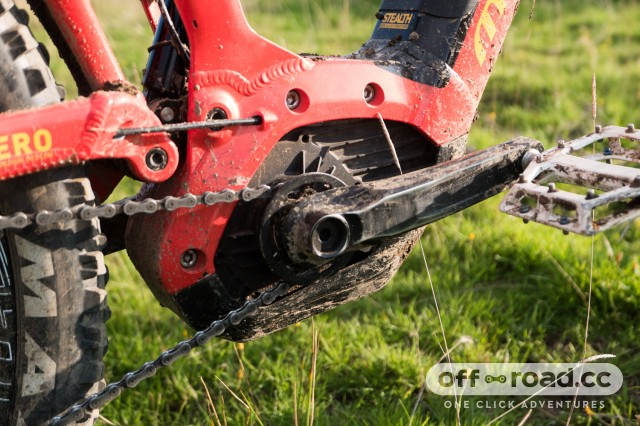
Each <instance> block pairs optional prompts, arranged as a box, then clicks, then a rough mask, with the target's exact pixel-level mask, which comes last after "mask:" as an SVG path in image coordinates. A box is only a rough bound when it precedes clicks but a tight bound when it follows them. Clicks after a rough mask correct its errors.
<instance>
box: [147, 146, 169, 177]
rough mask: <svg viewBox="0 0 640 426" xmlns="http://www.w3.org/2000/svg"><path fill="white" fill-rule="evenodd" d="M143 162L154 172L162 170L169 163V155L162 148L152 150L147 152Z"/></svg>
mask: <svg viewBox="0 0 640 426" xmlns="http://www.w3.org/2000/svg"><path fill="white" fill-rule="evenodd" d="M145 162H146V163H147V167H148V168H149V169H150V170H153V171H154V172H157V171H160V170H164V169H165V167H167V164H168V163H169V155H168V154H167V151H165V150H164V149H162V148H157V147H156V148H152V149H150V150H149V152H147V157H146V159H145Z"/></svg>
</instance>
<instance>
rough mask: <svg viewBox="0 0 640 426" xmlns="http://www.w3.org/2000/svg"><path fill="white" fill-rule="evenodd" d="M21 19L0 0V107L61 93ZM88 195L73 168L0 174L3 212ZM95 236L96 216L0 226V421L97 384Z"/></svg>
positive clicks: (100, 311)
mask: <svg viewBox="0 0 640 426" xmlns="http://www.w3.org/2000/svg"><path fill="white" fill-rule="evenodd" d="M26 24H27V15H26V13H24V12H23V11H21V10H19V9H17V8H16V7H15V5H14V4H13V3H12V1H10V0H0V26H1V27H0V110H1V111H6V110H11V109H21V108H27V107H34V106H41V105H47V104H50V103H55V102H58V101H59V100H60V93H59V91H58V88H57V86H56V84H55V81H54V79H53V76H52V74H51V71H50V70H49V68H48V66H47V63H46V60H45V59H44V57H43V55H42V50H41V47H40V46H39V45H38V43H37V42H36V41H35V40H34V39H33V36H32V35H31V33H30V31H29V29H28V27H27V26H26ZM1 166H2V165H1V163H0V167H1ZM92 204H95V200H94V196H93V192H92V190H91V185H90V183H89V181H88V179H86V177H84V173H83V170H82V169H81V168H77V167H76V168H64V169H56V170H50V171H47V172H42V173H39V174H37V175H29V176H24V177H21V178H17V179H12V180H10V181H8V182H2V183H0V214H2V215H5V216H6V215H10V214H12V213H14V212H18V211H22V212H26V213H33V212H37V211H41V210H50V211H52V210H58V209H62V208H66V207H73V206H76V205H92ZM104 240H105V239H104V237H103V236H102V235H101V234H100V226H99V221H98V220H97V219H94V220H91V221H81V220H74V221H71V222H68V223H65V224H52V225H48V226H37V225H30V226H28V227H27V228H25V229H23V230H20V231H16V232H12V231H7V232H4V233H3V232H2V231H0V425H25V424H26V425H39V424H44V423H46V422H47V421H48V420H49V419H50V418H51V417H53V416H54V415H56V414H58V413H59V412H60V411H62V410H64V409H65V408H67V407H68V406H69V405H71V404H73V403H74V402H76V401H77V400H78V399H81V398H83V397H84V396H85V395H87V394H89V393H92V392H95V391H97V390H99V387H100V386H101V379H102V374H103V370H104V366H103V363H102V357H103V355H104V353H105V351H106V347H107V340H106V329H105V326H104V322H105V321H106V319H107V318H108V316H109V311H108V308H107V306H106V293H105V291H104V285H105V283H106V269H105V266H104V259H103V255H102V252H101V251H100V250H101V247H102V246H103V245H104V242H105V241H104ZM96 416H97V413H93V415H91V416H87V417H86V418H85V419H84V420H83V421H84V424H92V423H93V420H94V418H95V417H96Z"/></svg>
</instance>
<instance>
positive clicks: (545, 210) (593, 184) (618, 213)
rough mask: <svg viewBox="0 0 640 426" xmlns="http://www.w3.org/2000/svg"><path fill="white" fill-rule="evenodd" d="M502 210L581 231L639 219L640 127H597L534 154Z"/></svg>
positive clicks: (566, 228) (531, 219) (510, 191)
mask: <svg viewBox="0 0 640 426" xmlns="http://www.w3.org/2000/svg"><path fill="white" fill-rule="evenodd" d="M500 210H501V211H502V212H504V213H507V214H510V215H513V216H517V217H521V218H522V219H523V220H524V221H525V223H526V222H529V221H532V222H537V223H541V224H544V225H548V226H552V227H554V228H559V229H561V230H562V231H564V232H565V233H568V232H572V233H576V234H582V235H594V234H596V233H598V232H601V231H604V230H606V229H609V228H611V227H613V226H616V225H619V224H621V223H624V222H628V221H630V220H633V219H635V218H637V217H640V131H638V130H636V128H635V127H634V126H633V125H632V124H630V125H628V126H627V127H616V126H608V127H605V128H601V127H600V126H597V127H596V131H595V132H594V133H591V134H589V135H586V136H583V137H581V138H578V139H574V140H572V141H569V142H564V141H559V142H558V145H557V146H556V147H555V148H552V149H550V150H547V151H544V152H542V153H540V154H539V155H538V154H535V153H534V154H533V155H531V156H530V161H529V164H528V165H527V167H526V169H525V171H524V173H522V174H521V175H520V178H519V180H518V181H517V182H516V183H515V184H514V185H513V186H512V187H511V189H510V190H509V192H508V193H507V195H506V196H505V197H504V199H503V201H502V203H501V204H500Z"/></svg>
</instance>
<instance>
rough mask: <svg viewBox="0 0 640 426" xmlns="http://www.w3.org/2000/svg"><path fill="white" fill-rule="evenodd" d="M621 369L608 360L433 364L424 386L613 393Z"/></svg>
mask: <svg viewBox="0 0 640 426" xmlns="http://www.w3.org/2000/svg"><path fill="white" fill-rule="evenodd" d="M622 382H623V377H622V372H621V371H620V369H619V368H618V367H616V366H615V365H613V364H608V363H587V364H575V363H557V364H541V363H540V364H538V363H528V364H508V363H505V364H501V363H463V364H436V365H434V366H433V367H431V369H429V372H428V373H427V387H428V388H429V390H430V391H431V392H434V393H436V394H438V395H451V396H453V395H470V396H471V395H541V396H548V395H571V396H573V395H575V394H576V392H577V394H578V395H593V396H605V395H613V394H614V393H616V392H617V391H618V390H620V387H622Z"/></svg>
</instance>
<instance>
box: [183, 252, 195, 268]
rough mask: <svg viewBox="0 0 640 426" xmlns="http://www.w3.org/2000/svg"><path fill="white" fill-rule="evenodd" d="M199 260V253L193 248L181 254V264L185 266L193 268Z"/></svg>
mask: <svg viewBox="0 0 640 426" xmlns="http://www.w3.org/2000/svg"><path fill="white" fill-rule="evenodd" d="M197 262H198V253H196V251H195V250H193V249H189V250H187V251H185V252H184V253H182V256H180V265H182V267H183V268H186V269H190V268H193V267H194V266H196V263H197Z"/></svg>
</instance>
